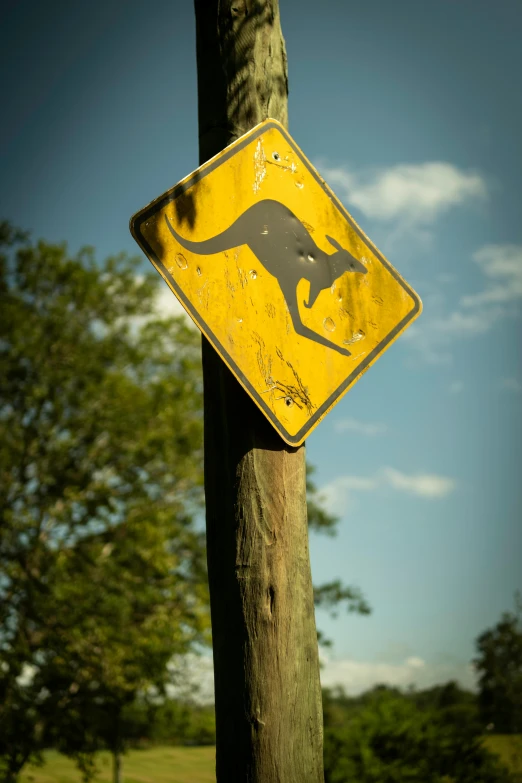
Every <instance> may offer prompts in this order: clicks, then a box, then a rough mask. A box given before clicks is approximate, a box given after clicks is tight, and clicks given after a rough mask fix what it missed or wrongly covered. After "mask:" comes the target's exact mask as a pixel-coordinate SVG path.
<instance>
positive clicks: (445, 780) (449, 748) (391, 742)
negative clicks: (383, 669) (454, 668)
mask: <svg viewBox="0 0 522 783" xmlns="http://www.w3.org/2000/svg"><path fill="white" fill-rule="evenodd" d="M328 702H329V703H328ZM332 702H333V703H332ZM327 705H328V710H327V711H326V714H325V745H324V758H325V782H326V783H348V781H350V783H352V781H353V783H514V778H512V776H511V775H510V773H509V772H508V771H507V770H506V769H505V768H504V767H503V766H502V765H501V763H500V761H499V760H498V759H497V757H495V756H494V755H492V754H490V753H489V752H488V751H487V750H486V749H485V748H484V745H483V741H482V737H481V734H480V731H479V727H478V725H477V723H476V721H475V720H473V719H472V718H471V719H465V718H464V716H463V715H458V716H457V715H456V714H454V715H453V716H452V715H451V713H450V712H448V711H447V710H437V709H434V708H426V709H422V708H420V707H418V706H417V705H416V704H415V701H414V700H413V699H411V698H409V697H407V696H405V695H403V694H401V693H400V692H398V691H396V690H394V689H389V688H385V687H378V688H376V689H375V690H374V691H373V692H371V693H369V694H366V695H365V698H364V699H363V700H361V702H360V703H359V705H358V707H357V708H355V709H352V710H348V711H347V712H345V711H344V710H343V709H342V708H341V709H339V708H338V709H337V710H335V709H333V708H335V699H332V698H331V696H330V699H329V700H328V698H327ZM343 712H344V715H343Z"/></svg>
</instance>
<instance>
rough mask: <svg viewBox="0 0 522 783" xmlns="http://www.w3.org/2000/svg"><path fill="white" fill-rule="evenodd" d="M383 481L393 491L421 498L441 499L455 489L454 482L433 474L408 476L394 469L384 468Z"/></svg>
mask: <svg viewBox="0 0 522 783" xmlns="http://www.w3.org/2000/svg"><path fill="white" fill-rule="evenodd" d="M382 475H383V478H384V480H385V481H386V482H387V483H388V484H389V486H390V487H393V489H397V490H399V491H401V492H406V493H407V494H409V495H417V496H418V497H422V498H443V497H446V495H449V493H450V492H452V491H453V489H454V487H455V481H454V480H453V479H451V478H447V477H446V476H438V475H436V474H435V473H416V474H412V475H410V476H408V475H407V474H406V473H401V472H400V471H398V470H395V469H394V468H384V469H383V471H382Z"/></svg>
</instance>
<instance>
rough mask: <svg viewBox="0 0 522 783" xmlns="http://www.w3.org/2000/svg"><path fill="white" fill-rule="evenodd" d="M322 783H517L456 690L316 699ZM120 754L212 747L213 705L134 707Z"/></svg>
mask: <svg viewBox="0 0 522 783" xmlns="http://www.w3.org/2000/svg"><path fill="white" fill-rule="evenodd" d="M323 709H324V763H325V781H326V783H345V782H346V781H360V782H362V783H403V781H414V782H415V783H417V782H419V783H420V781H422V783H453V782H456V783H517V782H519V781H520V777H519V776H518V777H517V775H516V773H513V772H510V771H508V770H507V769H506V768H505V767H503V766H502V764H501V762H500V760H499V758H498V757H497V756H496V755H494V754H492V753H490V752H489V751H488V750H487V748H486V746H485V743H484V736H485V735H487V734H489V733H491V732H492V731H493V730H494V727H493V726H492V725H491V724H488V725H484V721H483V718H482V717H481V711H480V705H479V699H478V698H477V696H476V695H475V694H473V693H471V692H470V691H467V690H464V689H463V688H461V687H460V686H459V685H458V684H457V683H455V682H448V683H446V684H445V685H437V686H435V687H432V688H428V689H424V690H415V689H409V690H407V691H402V690H399V689H397V688H390V687H387V686H382V685H381V686H377V687H375V688H373V689H372V690H369V691H367V692H365V693H363V694H361V695H359V696H348V695H347V694H346V693H345V692H344V691H343V690H342V689H341V688H338V689H330V690H328V689H325V690H324V691H323ZM121 730H122V734H123V737H124V742H125V746H126V747H134V748H146V747H150V746H151V745H213V744H215V739H216V738H215V720H214V707H213V705H199V704H197V703H195V702H191V701H180V700H176V699H166V700H165V701H163V702H162V703H155V704H150V703H147V702H146V701H144V700H142V699H137V700H135V701H134V702H133V703H131V704H129V705H127V707H126V708H125V710H124V712H123V715H122V725H121Z"/></svg>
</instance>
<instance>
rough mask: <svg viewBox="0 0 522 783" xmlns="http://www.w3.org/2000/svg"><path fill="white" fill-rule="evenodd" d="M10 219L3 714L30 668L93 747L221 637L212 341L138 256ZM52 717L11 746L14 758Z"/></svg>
mask: <svg viewBox="0 0 522 783" xmlns="http://www.w3.org/2000/svg"><path fill="white" fill-rule="evenodd" d="M0 236H1V238H2V240H3V245H4V248H3V250H4V252H3V253H2V255H1V259H0V261H1V277H0V291H1V310H2V321H1V332H0V375H1V377H2V381H3V382H2V392H1V398H0V477H1V481H0V515H1V516H0V519H1V528H0V530H1V532H0V621H1V631H0V655H1V667H2V668H1V671H0V687H1V689H2V693H3V695H4V700H3V706H0V720H1V721H2V723H3V724H6V723H9V722H10V721H12V717H13V715H14V714H15V713H14V712H13V710H14V709H15V703H16V702H17V700H18V701H20V695H21V694H20V678H22V681H23V678H24V676H25V678H26V679H27V676H28V675H30V676H31V677H32V678H33V682H32V684H31V688H32V689H33V690H34V689H35V688H36V689H37V693H38V694H39V700H40V702H41V704H39V711H38V712H39V718H38V720H39V721H40V723H41V720H42V716H44V718H47V719H48V725H49V726H50V725H53V724H54V725H55V726H59V731H58V733H57V735H59V736H60V739H61V741H62V742H63V743H65V745H67V747H68V748H72V750H73V751H74V752H75V753H78V754H80V753H83V750H84V749H85V746H87V748H90V747H91V745H93V744H94V745H95V744H96V742H95V741H94V735H97V737H98V739H99V735H100V733H101V735H102V736H103V735H104V734H105V738H106V736H107V732H109V733H110V732H112V733H113V734H117V731H116V728H115V727H116V726H117V722H118V721H117V716H118V714H119V712H121V709H122V708H123V706H124V705H125V703H127V702H128V701H130V700H132V698H134V695H135V694H136V693H137V692H138V691H139V690H142V689H145V688H148V687H151V686H155V687H156V688H159V687H161V685H162V683H163V682H164V680H165V677H166V663H167V662H168V660H169V659H170V657H171V656H172V655H173V654H174V653H182V652H185V651H187V650H188V649H189V647H190V646H191V645H192V644H193V643H194V642H195V641H203V640H204V639H205V635H206V638H207V640H208V625H209V623H208V595H207V588H206V581H205V550H204V537H203V533H202V531H201V526H200V527H199V528H198V526H197V525H196V524H195V520H196V515H197V512H198V510H200V509H201V508H202V467H201V463H202V398H201V397H202V389H201V372H200V344H199V340H198V337H197V335H196V334H195V333H194V331H193V330H192V329H189V328H188V326H187V325H186V323H185V322H184V320H183V319H171V320H169V321H165V320H161V319H160V318H159V317H151V313H152V314H154V312H155V310H154V307H155V297H156V292H157V284H158V283H157V281H156V279H155V278H154V277H149V276H147V275H143V274H141V272H139V270H138V262H137V261H136V260H133V259H130V258H128V257H127V256H125V255H123V254H122V255H119V256H117V257H113V258H109V259H107V261H105V262H104V263H97V262H96V260H95V257H94V252H93V251H92V250H91V249H86V250H82V251H81V252H80V253H79V254H78V255H77V256H76V257H71V256H70V255H69V254H68V253H67V249H66V248H65V246H55V245H48V244H46V243H44V242H39V243H38V244H36V245H34V246H33V245H30V244H29V243H28V242H26V241H24V238H23V237H22V236H21V235H20V234H19V233H15V232H14V231H13V230H12V229H10V227H9V226H7V225H3V226H2V229H1V232H0ZM17 694H18V696H17ZM42 694H43V695H42ZM22 705H23V699H22V701H21V706H22ZM51 707H52V708H53V709H51ZM20 708H21V707H20ZM17 709H18V708H17ZM96 710H98V713H100V714H101V713H102V712H103V713H104V714H105V715H106V716H107V715H111V716H112V717H111V720H110V728H107V731H106V732H105V733H104V732H100V731H99V729H98V728H94V726H95V724H94V723H92V722H91V723H89V720H88V717H89V716H92V715H93V713H94V712H96ZM24 715H25V717H26V719H27V720H29V719H30V717H31V713H30V711H27V710H25V713H24ZM62 715H63V716H64V719H63V720H61V717H60V716H62ZM37 724H38V721H37V722H36V723H35V724H34V727H33V731H32V732H29V731H28V730H24V733H23V735H22V736H20V737H19V743H20V744H21V745H23V746H24V748H25V750H24V751H23V752H22V751H21V750H20V748H18V749H16V753H15V746H16V743H13V738H11V740H10V742H9V747H7V748H6V747H3V748H2V752H3V755H4V757H5V756H6V755H7V756H9V754H10V753H11V751H12V753H11V755H13V754H15V755H16V759H15V758H14V757H13V758H11V757H10V758H9V759H8V761H7V762H6V763H7V765H8V766H9V767H10V769H11V772H10V774H11V775H14V774H15V772H16V771H17V768H19V767H20V766H21V763H23V761H24V760H25V759H26V758H28V757H29V755H30V752H31V751H30V750H29V748H32V749H33V750H34V748H35V747H38V741H37V740H38V736H39V735H42V730H41V725H39V724H38V725H37ZM13 725H14V724H13ZM18 725H19V726H20V727H21V725H22V724H21V722H20V721H18ZM89 726H91V729H89ZM90 730H91V734H92V736H93V740H92V743H91V742H90V741H89V736H90V735H89V731H90ZM44 734H45V732H44ZM98 739H96V741H98ZM116 741H117V740H116V739H115V738H113V740H112V743H111V746H112V747H116V745H115V742H116Z"/></svg>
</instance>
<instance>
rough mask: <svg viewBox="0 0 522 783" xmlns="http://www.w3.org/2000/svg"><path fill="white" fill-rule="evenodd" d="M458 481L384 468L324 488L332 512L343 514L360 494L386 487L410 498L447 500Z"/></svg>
mask: <svg viewBox="0 0 522 783" xmlns="http://www.w3.org/2000/svg"><path fill="white" fill-rule="evenodd" d="M455 485H456V482H455V481H454V479H451V478H449V477H447V476H439V475H437V474H435V473H413V474H407V473H402V472H401V471H399V470H396V469H395V468H390V467H385V468H381V469H380V470H379V471H377V473H375V475H373V476H338V477H337V478H336V479H333V481H330V482H328V483H327V484H325V485H324V486H323V487H321V495H322V496H323V498H324V502H325V505H326V507H327V508H328V510H329V511H330V513H333V514H342V513H343V512H345V511H346V508H347V506H349V504H350V502H351V501H352V500H353V496H354V494H355V493H357V492H369V491H371V490H377V489H382V488H390V489H394V490H396V491H397V492H405V493H406V494H408V495H413V496H416V497H421V498H426V499H429V500H435V499H439V498H443V497H446V496H447V495H449V494H450V493H451V492H452V491H453V490H454V488H455Z"/></svg>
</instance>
